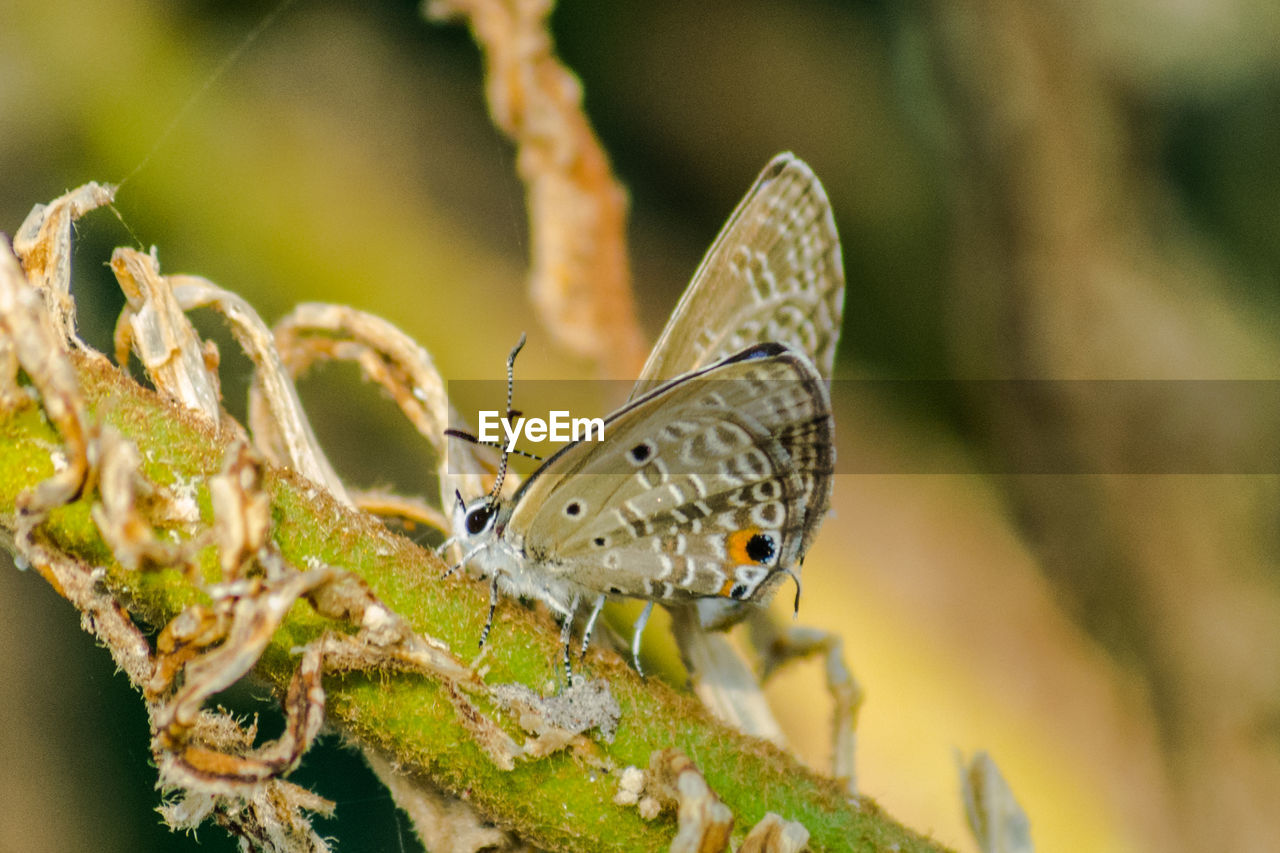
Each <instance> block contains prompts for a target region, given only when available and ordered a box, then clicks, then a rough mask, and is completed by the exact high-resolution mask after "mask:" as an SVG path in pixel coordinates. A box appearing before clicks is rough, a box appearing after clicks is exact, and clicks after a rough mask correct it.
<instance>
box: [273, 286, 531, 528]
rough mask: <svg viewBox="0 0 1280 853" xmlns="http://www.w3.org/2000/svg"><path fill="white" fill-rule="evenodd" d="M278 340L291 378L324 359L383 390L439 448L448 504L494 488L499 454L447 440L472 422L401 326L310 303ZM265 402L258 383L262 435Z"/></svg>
mask: <svg viewBox="0 0 1280 853" xmlns="http://www.w3.org/2000/svg"><path fill="white" fill-rule="evenodd" d="M275 342H276V346H277V348H278V349H279V352H280V358H281V361H282V363H283V365H284V367H285V369H286V370H287V371H289V374H290V375H291V376H294V377H297V376H300V375H302V374H303V373H305V372H306V371H307V370H308V369H309V368H310V367H311V366H312V365H313V364H315V363H317V362H320V361H327V360H339V361H352V362H355V363H356V364H358V365H359V366H360V370H361V372H362V373H363V374H364V376H365V378H367V379H369V380H370V381H373V382H375V383H377V384H378V385H379V386H381V387H382V389H383V390H384V391H386V392H387V393H388V394H389V395H390V396H391V399H393V400H394V401H395V403H396V405H397V406H399V407H400V411H402V412H404V415H405V417H407V418H408V419H409V422H410V423H412V424H413V426H414V428H415V429H416V430H417V431H418V434H419V435H421V436H422V437H423V438H425V439H426V440H427V441H428V443H430V445H431V447H432V448H433V449H434V450H435V452H436V459H437V460H438V461H437V469H438V474H439V477H440V505H441V506H443V507H448V506H452V505H453V500H454V490H455V489H457V490H459V491H461V492H462V494H463V495H466V496H473V495H479V494H483V493H484V492H485V491H486V490H487V489H488V487H489V486H488V484H489V483H490V482H491V481H492V477H493V475H494V472H496V471H497V467H498V464H497V457H496V455H495V454H493V453H492V452H491V451H490V450H489V448H486V447H479V446H477V445H474V444H470V443H468V442H462V441H450V440H449V439H448V438H447V437H446V436H445V434H444V431H445V430H446V429H447V428H449V427H450V426H454V427H459V428H463V429H465V428H466V421H465V419H464V418H463V417H462V416H461V415H460V414H458V412H457V411H456V410H454V408H453V407H452V406H451V405H450V404H449V398H448V396H447V395H446V393H445V385H444V380H443V379H442V378H441V377H440V372H439V371H438V370H437V369H436V366H435V362H434V361H433V360H432V358H431V354H430V353H428V352H427V351H426V350H425V349H424V348H423V347H422V346H421V345H419V344H418V343H417V342H416V341H414V340H413V339H412V338H410V337H409V336H408V335H406V334H405V333H404V332H403V331H401V330H400V329H399V328H397V327H396V326H395V325H394V324H392V323H389V322H387V321H386V320H384V319H382V318H381V317H375V316H373V315H372V314H368V313H366V312H364V311H358V310H356V309H355V308H349V307H347V306H345V305H325V304H321V303H314V302H310V303H303V304H302V305H299V306H298V307H297V308H295V309H294V310H293V311H292V312H291V313H290V314H289V315H288V316H286V317H285V318H284V319H283V320H281V321H280V322H279V323H277V324H276V328H275ZM259 397H260V391H259V388H258V383H257V382H256V381H255V382H254V385H253V387H252V388H251V389H250V404H249V421H250V424H251V426H252V427H253V430H254V433H255V435H256V434H257V433H258V432H259V429H260V427H259V423H260V422H261V421H263V420H264V416H265V414H266V411H265V409H264V407H263V406H262V405H261V404H260V403H259V402H258V400H259ZM519 482H520V481H519V478H518V477H515V476H514V475H513V474H511V473H510V472H509V474H508V477H507V480H506V482H505V483H504V491H505V492H506V493H511V491H512V490H514V489H515V487H516V486H517V485H519ZM398 508H405V507H404V506H403V505H401V506H400V507H398Z"/></svg>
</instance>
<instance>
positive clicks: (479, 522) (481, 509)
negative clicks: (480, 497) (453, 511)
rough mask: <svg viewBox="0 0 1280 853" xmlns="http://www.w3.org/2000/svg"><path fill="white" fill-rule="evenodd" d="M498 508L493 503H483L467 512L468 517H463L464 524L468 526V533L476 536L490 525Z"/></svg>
mask: <svg viewBox="0 0 1280 853" xmlns="http://www.w3.org/2000/svg"><path fill="white" fill-rule="evenodd" d="M496 510H497V507H496V506H494V505H492V504H487V503H486V504H481V505H480V506H478V507H476V508H475V509H473V510H471V511H469V512H468V513H467V517H466V518H465V519H463V522H462V526H463V527H465V528H467V533H469V534H471V535H472V536H475V535H476V534H477V533H480V532H481V531H483V530H484V529H485V528H486V527H488V526H489V521H490V520H491V519H492V518H493V513H494V512H495V511H496Z"/></svg>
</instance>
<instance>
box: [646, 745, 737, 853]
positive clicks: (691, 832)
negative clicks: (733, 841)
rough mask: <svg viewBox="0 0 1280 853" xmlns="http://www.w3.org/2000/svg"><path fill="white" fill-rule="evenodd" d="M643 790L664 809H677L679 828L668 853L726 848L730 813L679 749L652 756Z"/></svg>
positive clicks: (716, 851) (713, 852)
mask: <svg viewBox="0 0 1280 853" xmlns="http://www.w3.org/2000/svg"><path fill="white" fill-rule="evenodd" d="M645 788H646V790H647V791H648V792H649V793H650V794H651V795H652V796H654V797H655V798H657V800H658V801H659V802H660V803H662V804H663V805H664V806H665V805H670V804H674V805H675V807H676V816H677V820H678V821H679V828H678V829H677V830H676V836H675V838H673V839H672V840H671V853H720V851H722V850H724V849H726V848H727V847H728V846H729V834H730V833H731V832H732V831H733V813H732V812H731V811H729V807H728V806H726V805H725V804H724V803H722V802H720V798H719V797H717V796H716V795H715V792H713V791H712V790H711V788H710V786H709V785H707V780H706V779H704V778H703V777H702V774H701V773H700V772H699V771H698V768H697V766H696V765H695V764H694V763H693V760H692V759H690V758H689V756H687V755H685V754H684V753H683V752H681V751H680V750H678V749H663V750H659V751H657V752H655V753H653V755H651V756H649V775H648V778H647V779H646V783H645Z"/></svg>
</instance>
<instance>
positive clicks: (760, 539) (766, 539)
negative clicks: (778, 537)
mask: <svg viewBox="0 0 1280 853" xmlns="http://www.w3.org/2000/svg"><path fill="white" fill-rule="evenodd" d="M775 550H776V549H775V548H774V545H773V537H772V536H770V535H769V534H767V533H757V534H756V535H755V536H752V537H751V538H750V539H748V540H747V556H748V557H750V558H751V559H752V560H755V561H756V562H757V563H767V562H768V561H769V558H771V557H772V556H773V554H774V551H775ZM734 597H735V598H736V597H737V596H734Z"/></svg>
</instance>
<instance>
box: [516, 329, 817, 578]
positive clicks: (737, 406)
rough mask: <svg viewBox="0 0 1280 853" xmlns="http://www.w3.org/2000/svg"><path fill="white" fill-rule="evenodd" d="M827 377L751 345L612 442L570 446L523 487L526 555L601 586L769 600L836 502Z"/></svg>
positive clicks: (632, 416)
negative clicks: (830, 503) (833, 497)
mask: <svg viewBox="0 0 1280 853" xmlns="http://www.w3.org/2000/svg"><path fill="white" fill-rule="evenodd" d="M831 433H832V424H831V413H830V406H829V403H828V400H827V395H826V390H825V387H824V385H823V382H822V379H821V377H820V376H818V374H817V372H816V371H815V370H814V368H813V366H812V364H811V363H810V362H809V360H808V359H807V358H805V357H804V356H803V355H800V354H798V353H796V352H794V351H792V350H790V349H789V348H787V347H784V346H781V345H778V344H763V345H758V346H754V347H749V348H747V349H746V350H743V351H742V352H740V353H738V354H736V355H733V356H730V357H729V358H727V359H724V360H722V361H720V362H718V363H716V364H715V365H712V366H711V367H709V368H705V369H704V370H702V371H698V372H696V373H694V374H689V375H686V376H683V377H681V378H680V379H679V380H677V381H674V382H671V383H668V384H666V385H664V386H660V387H659V388H657V389H655V390H654V391H652V392H650V393H649V394H647V395H645V396H643V397H641V398H639V399H637V400H635V401H633V402H632V403H630V404H628V405H627V406H626V407H624V408H623V409H621V410H620V411H618V412H617V413H615V414H614V415H612V416H611V417H610V418H609V419H608V420H607V421H606V423H605V441H603V442H581V443H577V444H574V445H570V446H569V447H567V448H565V450H563V451H562V452H561V453H560V454H557V455H556V456H555V457H553V458H552V459H551V460H549V462H548V463H547V464H546V465H544V466H543V468H542V469H540V470H539V471H538V472H537V473H536V474H535V475H534V477H533V478H532V479H530V480H529V481H528V482H526V483H525V485H524V486H523V487H522V489H521V491H520V492H519V493H518V494H517V495H516V499H515V508H514V510H513V512H512V515H511V517H510V520H509V523H508V528H509V529H510V530H512V531H521V532H523V534H524V535H523V540H522V542H521V543H520V544H521V547H522V549H523V553H524V556H525V558H526V559H529V560H531V561H532V562H534V563H536V564H538V565H539V566H540V567H541V568H542V569H543V570H545V571H547V572H550V573H551V574H553V575H559V576H561V577H563V578H565V579H566V580H570V581H572V582H574V583H576V584H578V585H580V586H582V587H584V588H587V589H590V590H595V591H599V592H606V593H612V594H621V595H629V596H636V597H642V598H651V599H660V600H687V599H690V598H701V597H711V596H715V597H723V598H727V599H737V600H758V599H760V598H762V597H763V596H764V594H765V593H766V592H767V591H768V590H769V589H771V588H772V586H773V581H774V580H776V579H777V578H778V577H781V576H782V575H783V574H785V572H784V571H783V570H784V569H785V570H792V569H794V568H795V567H796V564H797V562H798V560H799V558H800V556H801V555H802V554H803V552H804V549H805V548H806V547H807V546H808V542H809V539H810V538H811V537H812V532H813V526H814V525H813V524H812V516H813V513H815V512H817V513H818V517H820V516H821V513H822V512H825V509H826V503H827V499H828V496H829V494H830V483H831V469H832V459H833V451H832V447H831Z"/></svg>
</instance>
